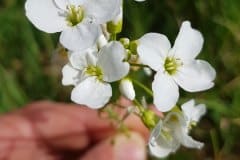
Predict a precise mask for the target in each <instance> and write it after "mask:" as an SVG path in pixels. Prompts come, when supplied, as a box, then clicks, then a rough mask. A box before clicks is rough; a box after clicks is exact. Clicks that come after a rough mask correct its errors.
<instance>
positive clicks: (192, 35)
mask: <svg viewBox="0 0 240 160" xmlns="http://www.w3.org/2000/svg"><path fill="white" fill-rule="evenodd" d="M202 46H203V36H202V34H201V33H200V32H199V31H197V30H195V29H193V28H192V27H191V24H190V22H189V21H185V22H183V23H182V26H181V28H180V31H179V33H178V36H177V38H176V40H175V43H174V46H173V48H172V50H171V51H170V54H173V55H175V57H177V58H179V59H181V60H182V61H183V62H187V61H191V60H193V59H194V58H195V57H196V56H197V55H198V54H199V53H200V51H201V49H202Z"/></svg>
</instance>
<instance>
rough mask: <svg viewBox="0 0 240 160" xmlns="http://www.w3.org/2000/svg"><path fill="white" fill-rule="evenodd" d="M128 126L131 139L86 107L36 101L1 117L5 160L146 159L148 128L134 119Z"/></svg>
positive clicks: (0, 143)
mask: <svg viewBox="0 0 240 160" xmlns="http://www.w3.org/2000/svg"><path fill="white" fill-rule="evenodd" d="M120 112H121V111H120ZM125 123H126V125H127V126H128V127H129V128H130V130H131V131H130V132H129V135H128V136H127V135H126V134H123V133H119V132H116V129H115V128H114V127H113V125H111V123H110V121H109V120H107V119H104V118H101V117H99V115H98V113H97V111H95V110H91V109H88V108H87V107H83V106H79V105H73V104H63V103H53V102H48V101H44V102H35V103H32V104H29V105H27V106H26V107H23V109H21V110H18V111H15V112H13V113H9V114H5V115H2V116H1V117H0V159H3V160H16V159H24V160H65V159H66V160H96V158H97V159H98V160H123V159H124V160H135V159H136V160H144V159H146V139H147V137H148V134H149V133H148V130H147V129H146V128H145V127H144V125H143V124H142V122H141V121H140V119H139V118H138V117H137V116H134V115H131V116H129V117H128V118H127V119H126V121H125Z"/></svg>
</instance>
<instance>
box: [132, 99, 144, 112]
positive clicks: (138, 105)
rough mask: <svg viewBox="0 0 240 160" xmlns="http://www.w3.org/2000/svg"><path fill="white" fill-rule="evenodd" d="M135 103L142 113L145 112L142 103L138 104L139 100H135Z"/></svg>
mask: <svg viewBox="0 0 240 160" xmlns="http://www.w3.org/2000/svg"><path fill="white" fill-rule="evenodd" d="M133 102H134V104H135V105H136V107H137V108H138V110H139V111H140V113H142V112H144V108H143V107H142V105H141V103H140V102H138V100H137V99H134V100H133Z"/></svg>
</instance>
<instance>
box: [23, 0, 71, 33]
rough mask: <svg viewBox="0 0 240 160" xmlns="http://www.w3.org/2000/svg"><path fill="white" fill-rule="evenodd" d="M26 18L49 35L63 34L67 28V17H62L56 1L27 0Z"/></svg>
mask: <svg viewBox="0 0 240 160" xmlns="http://www.w3.org/2000/svg"><path fill="white" fill-rule="evenodd" d="M25 10H26V16H27V17H28V19H29V20H30V21H31V22H32V23H33V24H34V25H35V26H36V27H37V28H38V29H40V30H42V31H44V32H47V33H56V32H61V31H63V30H64V29H65V28H67V22H66V20H65V17H63V16H60V14H61V12H62V11H61V10H60V9H58V8H57V6H56V5H55V3H54V0H27V1H26V3H25Z"/></svg>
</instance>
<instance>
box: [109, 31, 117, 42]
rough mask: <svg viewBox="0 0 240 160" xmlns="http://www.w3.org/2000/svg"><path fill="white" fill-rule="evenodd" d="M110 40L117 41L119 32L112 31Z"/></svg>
mask: <svg viewBox="0 0 240 160" xmlns="http://www.w3.org/2000/svg"><path fill="white" fill-rule="evenodd" d="M110 40H111V41H116V40H117V34H115V33H112V34H111V35H110Z"/></svg>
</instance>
